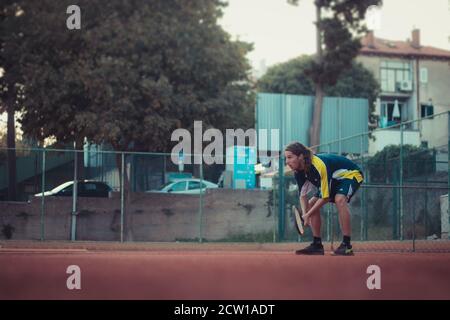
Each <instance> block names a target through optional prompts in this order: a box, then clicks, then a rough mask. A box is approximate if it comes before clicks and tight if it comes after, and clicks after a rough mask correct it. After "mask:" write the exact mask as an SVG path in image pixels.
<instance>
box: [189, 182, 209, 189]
mask: <svg viewBox="0 0 450 320" xmlns="http://www.w3.org/2000/svg"><path fill="white" fill-rule="evenodd" d="M205 188H206V185H205V184H204V183H202V189H205ZM196 189H200V182H198V181H191V182H189V190H196Z"/></svg>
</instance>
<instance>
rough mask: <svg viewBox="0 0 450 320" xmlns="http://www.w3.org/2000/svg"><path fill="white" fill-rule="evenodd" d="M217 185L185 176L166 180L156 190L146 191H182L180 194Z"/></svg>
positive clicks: (195, 191) (194, 192)
mask: <svg viewBox="0 0 450 320" xmlns="http://www.w3.org/2000/svg"><path fill="white" fill-rule="evenodd" d="M218 187H219V186H218V185H217V184H215V183H213V182H210V181H207V180H201V181H200V179H194V178H187V179H179V180H175V181H171V182H168V183H166V184H164V185H162V186H161V187H159V188H158V190H149V191H147V192H168V193H182V194H199V193H200V190H203V191H204V190H206V189H216V188H218Z"/></svg>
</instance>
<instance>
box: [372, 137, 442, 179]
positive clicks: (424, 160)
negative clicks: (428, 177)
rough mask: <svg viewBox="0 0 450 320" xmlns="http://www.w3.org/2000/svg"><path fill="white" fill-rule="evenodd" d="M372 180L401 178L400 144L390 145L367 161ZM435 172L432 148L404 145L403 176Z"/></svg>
mask: <svg viewBox="0 0 450 320" xmlns="http://www.w3.org/2000/svg"><path fill="white" fill-rule="evenodd" d="M367 168H368V170H369V173H370V177H371V181H372V182H395V181H398V179H399V170H400V146H398V145H389V146H386V147H385V148H384V149H383V150H381V151H379V152H377V153H376V154H375V155H374V156H373V157H372V158H370V159H369V161H368V162H367ZM432 172H434V155H433V152H432V150H429V149H426V148H422V147H416V146H413V145H408V144H407V145H404V146H403V178H404V179H407V178H411V177H416V176H421V175H423V174H427V173H432Z"/></svg>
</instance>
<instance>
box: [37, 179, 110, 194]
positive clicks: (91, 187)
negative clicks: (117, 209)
mask: <svg viewBox="0 0 450 320" xmlns="http://www.w3.org/2000/svg"><path fill="white" fill-rule="evenodd" d="M77 185H78V188H77V196H78V197H97V198H108V197H109V193H110V192H111V191H112V188H111V187H110V186H109V185H108V184H107V183H105V182H102V181H92V180H83V181H78V182H77ZM72 194H73V181H67V182H64V183H63V184H61V185H59V186H57V187H56V188H54V189H52V190H50V191H45V192H44V196H45V197H46V196H57V197H71V196H72ZM34 196H35V197H42V193H37V194H35V195H34Z"/></svg>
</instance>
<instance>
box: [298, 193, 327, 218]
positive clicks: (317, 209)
mask: <svg viewBox="0 0 450 320" xmlns="http://www.w3.org/2000/svg"><path fill="white" fill-rule="evenodd" d="M329 201H330V198H325V199H323V198H320V199H318V200H317V201H316V203H314V205H313V206H312V207H311V208H310V209H309V210H308V211H307V212H306V213H305V214H304V215H303V219H304V220H305V221H306V220H307V219H308V218H309V217H310V216H311V215H314V214H316V213H318V212H320V208H322V207H323V206H324V205H325V204H327V203H328V202H329ZM307 207H308V206H307V205H306V208H307ZM302 209H303V207H302ZM303 212H305V211H303Z"/></svg>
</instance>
